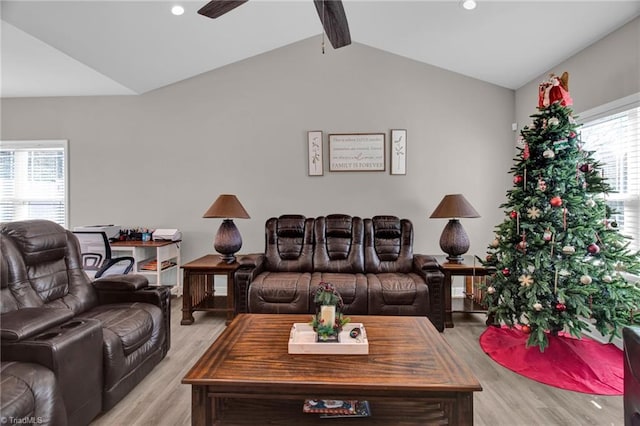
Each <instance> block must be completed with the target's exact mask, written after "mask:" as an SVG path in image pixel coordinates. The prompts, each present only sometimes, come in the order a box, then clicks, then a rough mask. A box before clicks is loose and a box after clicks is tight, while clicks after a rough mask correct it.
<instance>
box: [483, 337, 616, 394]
mask: <svg viewBox="0 0 640 426" xmlns="http://www.w3.org/2000/svg"><path fill="white" fill-rule="evenodd" d="M548 337H549V346H548V347H547V348H546V349H545V350H544V352H540V349H539V348H538V347H537V346H532V347H530V348H527V346H526V344H527V338H528V335H527V334H525V333H523V332H522V331H521V330H519V329H516V328H513V329H510V328H508V327H506V326H502V328H498V327H488V328H487V329H486V330H485V331H484V333H482V335H481V336H480V346H481V347H482V349H483V350H484V351H485V352H486V353H487V355H489V356H490V357H491V358H492V359H493V360H494V361H496V362H497V363H498V364H500V365H502V366H503V367H506V368H508V369H509V370H511V371H514V372H516V373H518V374H520V375H523V376H525V377H527V378H529V379H531V380H535V381H537V382H540V383H544V384H547V385H550V386H555V387H557V388H560V389H566V390H571V391H576V392H583V393H589V394H595V395H622V394H623V393H624V384H623V378H624V364H623V353H622V351H621V350H620V349H619V348H617V347H616V346H615V345H612V344H602V343H599V342H596V341H594V340H591V339H589V338H587V337H583V338H582V339H580V340H578V339H575V338H573V337H571V336H570V335H567V334H564V333H560V336H548Z"/></svg>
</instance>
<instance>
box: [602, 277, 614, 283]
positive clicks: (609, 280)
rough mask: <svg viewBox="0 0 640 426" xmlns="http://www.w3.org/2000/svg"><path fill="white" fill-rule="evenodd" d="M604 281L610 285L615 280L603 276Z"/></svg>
mask: <svg viewBox="0 0 640 426" xmlns="http://www.w3.org/2000/svg"><path fill="white" fill-rule="evenodd" d="M602 281H604V282H605V283H610V282H611V281H613V278H611V275H603V276H602Z"/></svg>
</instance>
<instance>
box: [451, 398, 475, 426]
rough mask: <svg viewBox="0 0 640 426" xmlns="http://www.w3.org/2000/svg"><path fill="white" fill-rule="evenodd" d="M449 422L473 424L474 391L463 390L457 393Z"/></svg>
mask: <svg viewBox="0 0 640 426" xmlns="http://www.w3.org/2000/svg"><path fill="white" fill-rule="evenodd" d="M449 424H452V425H460V426H471V425H473V393H471V392H464V393H463V392H461V393H458V394H457V396H456V400H455V402H454V403H453V408H452V410H451V417H450V418H449Z"/></svg>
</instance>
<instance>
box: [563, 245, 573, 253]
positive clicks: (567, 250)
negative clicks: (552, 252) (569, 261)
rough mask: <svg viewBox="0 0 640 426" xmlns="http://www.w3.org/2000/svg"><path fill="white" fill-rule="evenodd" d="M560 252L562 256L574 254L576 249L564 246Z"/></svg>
mask: <svg viewBox="0 0 640 426" xmlns="http://www.w3.org/2000/svg"><path fill="white" fill-rule="evenodd" d="M562 252H563V253H564V254H574V253H575V252H576V248H575V247H574V246H564V247H562Z"/></svg>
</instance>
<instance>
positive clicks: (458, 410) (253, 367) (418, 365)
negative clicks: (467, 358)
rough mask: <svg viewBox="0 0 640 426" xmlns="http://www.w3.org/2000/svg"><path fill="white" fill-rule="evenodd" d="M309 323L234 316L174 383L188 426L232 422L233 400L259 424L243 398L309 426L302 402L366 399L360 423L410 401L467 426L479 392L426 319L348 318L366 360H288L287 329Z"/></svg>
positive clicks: (304, 318)
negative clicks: (358, 326)
mask: <svg viewBox="0 0 640 426" xmlns="http://www.w3.org/2000/svg"><path fill="white" fill-rule="evenodd" d="M309 320H310V315H275V314H240V315H238V316H237V317H236V318H235V319H234V320H233V322H232V323H231V325H229V327H227V329H226V330H225V331H224V332H223V333H222V334H221V335H220V337H218V339H217V340H216V341H215V342H214V343H213V344H212V345H211V347H210V348H209V349H208V350H207V351H206V352H205V353H204V355H203V356H202V357H201V358H200V359H199V360H198V361H197V362H196V364H195V365H194V366H193V367H192V368H191V370H190V371H189V372H188V373H187V374H186V376H185V377H184V378H183V379H182V383H183V384H189V385H191V387H192V402H191V424H193V425H203V426H204V425H211V424H224V423H225V422H227V420H228V418H229V416H232V414H231V412H229V413H227V410H231V408H232V407H233V404H232V403H230V402H229V401H232V400H236V399H242V400H243V402H244V403H245V412H244V416H245V417H248V416H255V417H254V420H257V419H261V420H263V421H265V422H266V419H264V418H262V417H258V416H261V414H259V413H258V412H256V410H252V409H251V406H252V405H251V404H246V403H247V401H248V400H247V399H249V400H253V401H263V400H276V401H277V400H280V401H282V404H281V407H282V409H283V410H284V409H285V408H286V407H291V405H292V403H293V406H294V407H296V408H295V409H294V411H295V412H293V413H291V415H292V416H298V417H299V416H303V417H302V418H304V419H309V420H312V418H313V416H314V415H311V414H302V403H303V401H304V400H305V399H308V398H313V399H360V400H369V401H370V402H371V406H372V413H373V415H372V417H371V418H369V419H368V420H375V416H376V403H377V402H378V401H379V402H380V404H382V405H385V408H384V409H382V410H381V411H380V412H388V411H389V408H388V405H389V404H394V401H397V402H398V403H399V405H398V409H399V410H400V409H401V407H402V403H403V402H406V401H408V400H412V401H413V400H415V401H414V405H415V402H418V403H419V405H420V406H421V404H424V407H425V409H426V407H427V406H430V407H432V406H433V405H436V406H437V407H439V408H440V409H441V412H442V414H443V416H444V417H446V419H447V420H448V423H449V424H452V425H471V424H473V392H477V391H481V390H482V387H481V386H480V383H479V382H478V380H477V379H476V378H475V376H474V375H473V373H472V371H471V370H470V368H469V367H468V366H467V365H466V364H465V363H464V362H463V361H462V360H461V359H460V358H459V357H458V356H457V355H456V354H455V353H454V352H453V350H452V349H451V347H450V346H449V344H448V343H447V342H446V341H445V340H444V338H443V337H442V335H441V334H440V333H438V331H437V330H436V329H435V327H434V326H433V325H432V324H431V322H430V321H429V320H428V319H427V318H425V317H401V316H355V315H354V316H351V320H352V321H353V322H361V323H363V324H364V327H365V329H366V331H367V337H368V340H369V354H368V355H306V354H305V355H290V354H289V353H288V349H287V347H288V346H287V344H288V340H289V332H290V330H291V325H292V324H293V323H295V322H309ZM288 400H296V401H294V402H291V401H288ZM434 403H435V404H434ZM260 405H261V404H260V403H257V404H254V406H255V407H259V406H260ZM382 405H381V406H382ZM247 406H248V407H249V408H246V407H247ZM391 412H392V413H393V409H391ZM227 414H228V415H227ZM242 415H243V414H242V413H241V414H240V416H242ZM281 415H282V416H283V417H282V418H283V419H284V418H287V416H288V415H289V414H285V413H281ZM395 415H396V416H400V415H401V413H399V412H395ZM414 415H415V414H412V416H414ZM304 416H307V417H304ZM236 417H237V415H236ZM315 418H317V417H315ZM292 420H293V421H294V422H296V421H297V420H295V419H294V418H292ZM349 420H357V419H349ZM361 420H364V419H361ZM323 421H324V422H326V420H323ZM305 423H306V422H305ZM420 423H421V420H420V419H416V424H420ZM245 424H251V423H250V422H247V423H245ZM293 424H295V423H293ZM298 424H300V423H299V421H298ZM376 424H377V423H376Z"/></svg>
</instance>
